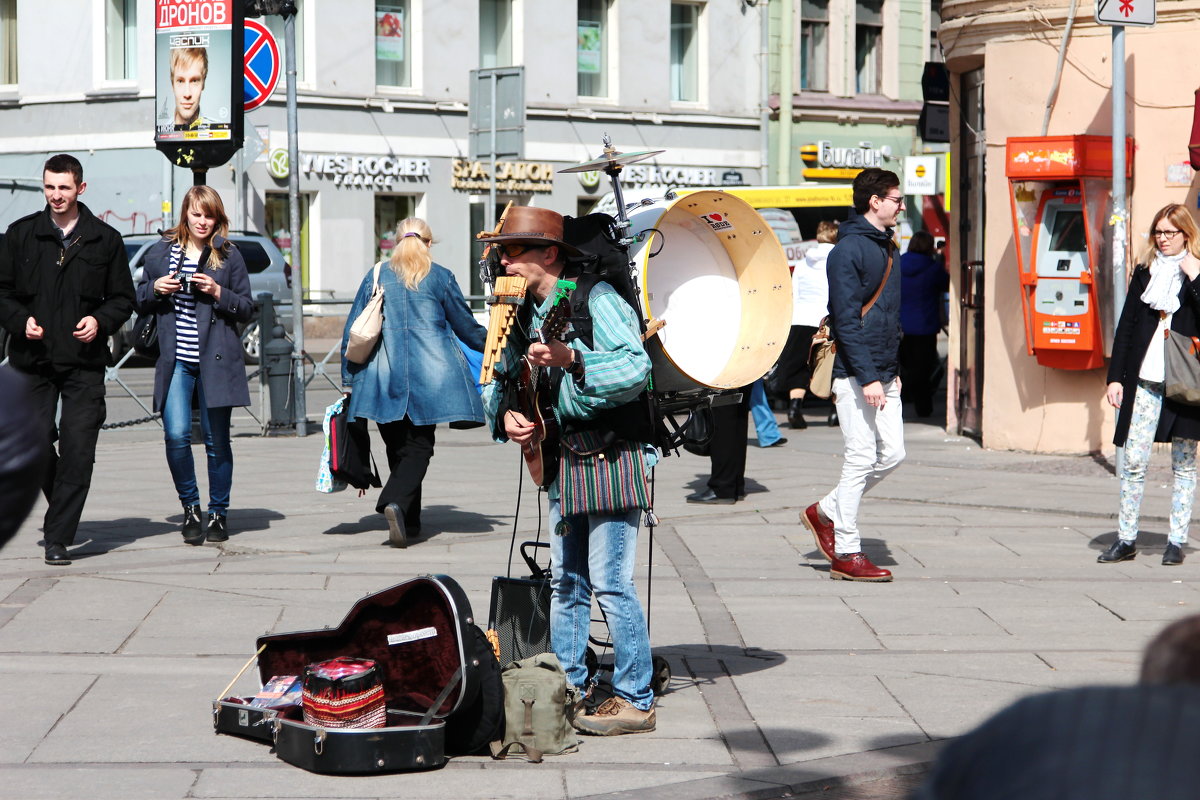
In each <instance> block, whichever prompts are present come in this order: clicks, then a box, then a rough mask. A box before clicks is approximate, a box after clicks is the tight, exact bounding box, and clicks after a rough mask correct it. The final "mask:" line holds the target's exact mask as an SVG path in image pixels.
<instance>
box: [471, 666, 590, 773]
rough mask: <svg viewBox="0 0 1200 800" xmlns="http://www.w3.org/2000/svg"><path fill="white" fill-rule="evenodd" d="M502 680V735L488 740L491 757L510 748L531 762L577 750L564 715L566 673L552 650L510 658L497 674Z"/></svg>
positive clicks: (567, 699) (503, 755)
mask: <svg viewBox="0 0 1200 800" xmlns="http://www.w3.org/2000/svg"><path fill="white" fill-rule="evenodd" d="M500 680H501V681H502V682H503V683H504V720H505V722H504V738H503V739H502V740H500V741H496V742H492V745H491V750H492V758H497V759H503V758H506V757H507V756H508V754H509V752H510V751H514V752H518V751H519V753H520V754H521V755H524V756H525V758H526V759H528V760H529V761H532V762H534V763H537V762H540V761H541V760H542V756H543V755H562V754H563V753H572V752H574V751H575V750H578V749H579V737H578V736H576V735H575V729H574V728H572V727H571V722H570V720H569V719H568V717H567V713H568V708H567V707H568V705H569V704H570V703H571V698H570V696H569V694H568V692H567V674H566V673H565V672H563V668H562V665H560V664H559V663H558V658H557V657H556V656H555V655H554V654H553V653H540V654H538V655H536V656H532V657H530V658H525V659H522V660H520V661H513V662H510V663H509V664H507V665H506V666H505V667H504V670H503V671H502V672H501V673H500Z"/></svg>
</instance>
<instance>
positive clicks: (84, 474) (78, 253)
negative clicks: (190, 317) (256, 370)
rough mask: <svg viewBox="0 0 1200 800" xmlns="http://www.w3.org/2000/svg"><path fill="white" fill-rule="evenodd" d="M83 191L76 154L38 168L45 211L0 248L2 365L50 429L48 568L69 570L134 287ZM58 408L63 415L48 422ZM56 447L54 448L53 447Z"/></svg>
mask: <svg viewBox="0 0 1200 800" xmlns="http://www.w3.org/2000/svg"><path fill="white" fill-rule="evenodd" d="M85 189H87V184H86V183H84V182H83V166H82V165H81V164H80V163H79V160H78V159H76V158H75V157H74V156H71V155H67V154H60V155H56V156H53V157H52V158H50V159H49V160H48V161H47V162H46V164H45V166H44V168H43V170H42V191H43V193H44V194H45V196H46V207H45V208H44V209H43V210H41V211H39V212H37V213H36V214H30V215H29V216H27V217H24V218H22V219H19V220H17V221H16V222H14V223H13V224H12V225H11V226H9V228H8V233H7V235H6V236H5V239H4V245H3V247H0V325H3V326H4V328H5V330H7V331H8V332H9V334H11V338H10V340H9V346H8V348H9V351H8V352H9V360H10V363H11V364H12V366H13V367H14V368H15V369H17V370H18V371H19V372H22V373H24V374H25V375H26V377H27V378H28V379H29V388H30V392H31V394H32V397H33V407H34V415H35V417H36V418H37V419H38V420H39V421H40V423H41V424H43V425H45V427H46V429H47V430H48V431H49V439H48V440H47V441H46V446H47V448H48V449H49V450H48V454H47V457H48V459H49V464H48V465H47V468H46V471H45V478H44V480H43V483H42V491H43V492H44V493H45V495H46V500H47V501H48V502H49V507H48V508H47V509H46V517H45V524H44V526H43V533H44V536H45V547H46V563H47V564H54V565H66V564H70V563H71V558H70V556H69V555H68V553H67V547H68V546H70V545H72V544H74V542H75V532H76V530H77V529H78V527H79V519H80V517H81V516H82V515H83V506H84V503H85V502H86V501H87V495H88V490H89V489H90V488H91V484H92V465H93V462H94V461H95V459H96V439H97V438H98V437H99V434H100V426H101V425H102V424H103V423H104V416H105V405H104V368H105V367H106V366H108V365H109V364H111V363H112V356H111V353H110V351H109V349H108V347H107V346H106V343H107V339H108V337H109V336H110V335H112V334H113V333H115V332H116V331H118V330H119V329H120V328H121V326H122V325H123V324H124V323H125V321H126V320H128V319H129V316H130V314H131V313H132V312H133V280H132V278H131V277H130V274H129V260H128V258H127V257H126V255H125V247H124V245H123V244H122V242H121V234H119V233H117V231H115V230H114V229H113V228H112V227H111V226H109V225H106V224H105V223H103V222H101V221H100V220H99V219H97V218H96V217H95V216H94V215H93V214H92V212H91V211H89V210H88V208H87V206H85V205H84V204H83V203H80V202H79V196H80V195H82V194H83V192H84V190H85ZM60 400H61V401H62V414H61V417H60V419H59V422H58V425H57V426H55V424H54V415H55V410H56V409H57V407H58V403H59V401H60ZM56 439H57V440H58V449H57V451H55V449H54V441H55V440H56Z"/></svg>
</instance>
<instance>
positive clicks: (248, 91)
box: [243, 19, 281, 111]
mask: <svg viewBox="0 0 1200 800" xmlns="http://www.w3.org/2000/svg"><path fill="white" fill-rule="evenodd" d="M244 39H245V53H246V58H245V62H246V70H245V79H244V81H243V89H244V94H243V97H244V98H245V105H244V106H243V107H244V109H245V110H246V111H252V110H253V109H256V108H258V107H259V106H261V105H262V104H263V103H265V102H267V98H268V97H270V96H271V94H272V93H273V92H274V91H275V85H276V84H277V83H279V73H280V69H279V67H280V61H281V60H280V58H279V45H277V44H276V43H275V37H274V35H272V34H271V31H269V30H268V29H267V27H266V26H265V25H263V24H262V23H260V22H256V21H254V20H252V19H248V20H246V32H245V35H244Z"/></svg>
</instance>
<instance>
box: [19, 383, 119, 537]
mask: <svg viewBox="0 0 1200 800" xmlns="http://www.w3.org/2000/svg"><path fill="white" fill-rule="evenodd" d="M26 374H27V376H28V378H29V392H30V395H31V397H32V399H33V407H34V413H35V414H36V415H37V418H38V419H39V421H40V423H41V424H43V425H45V426H46V429H47V430H48V431H49V436H48V437H47V440H46V448H47V456H46V457H47V459H48V463H47V466H46V473H45V478H44V479H43V481H42V493H43V494H44V495H46V501H47V502H48V503H49V504H50V507H49V508H47V509H46V517H45V523H44V525H43V528H42V531H43V533H44V538H45V541H46V545H47V546H49V545H52V544H61V545H63V546H64V547H66V546H68V545H72V544H74V543H75V532H76V531H77V530H78V528H79V519H80V517H82V516H83V505H84V503H86V502H87V496H88V492H89V491H90V490H91V488H92V467H93V466H94V465H95V462H96V440H97V439H98V438H99V436H100V426H101V425H103V424H104V417H105V415H106V413H107V409H106V408H105V405H104V372H103V371H100V370H89V369H61V370H60V369H52V368H50V367H47V368H45V369H42V370H40V371H39V372H37V373H34V374H28V373H26ZM60 400H61V401H62V414H61V415H60V416H59V419H58V424H57V425H55V424H54V412H55V411H56V410H57V408H58V404H59V401H60ZM55 441H57V442H58V447H57V449H55V446H54V445H55Z"/></svg>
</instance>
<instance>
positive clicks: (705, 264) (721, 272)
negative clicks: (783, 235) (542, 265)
mask: <svg viewBox="0 0 1200 800" xmlns="http://www.w3.org/2000/svg"><path fill="white" fill-rule="evenodd" d="M629 216H630V223H631V227H630V230H631V233H633V234H635V235H637V234H643V235H642V236H641V237H639V238H640V239H641V241H640V242H639V243H638V245H636V246H635V251H634V254H635V263H636V264H637V265H638V267H639V269H640V270H641V283H642V291H643V306H644V308H645V310H646V312H647V314H648V315H649V316H650V318H651V320H654V319H661V320H663V322H664V323H665V325H664V327H663V328H662V329H661V330H660V331H659V333H658V337H657V339H658V343H657V345H655V344H654V340H651V342H649V343H648V349H649V350H650V352H651V355H652V356H653V357H654V358H655V374H654V378H655V386H656V388H658V389H661V390H664V391H671V390H679V389H695V388H697V386H700V387H709V388H713V389H731V388H736V387H739V386H744V385H745V384H748V383H751V382H753V381H755V380H757V379H758V378H761V377H762V376H763V375H764V374H766V372H767V371H768V370H769V369H770V368H771V366H772V365H773V364H774V363H775V361H776V360H777V359H778V358H779V354H780V352H781V351H782V350H783V345H784V342H786V341H787V335H788V331H789V329H790V327H791V321H792V291H791V278H790V275H789V273H788V267H787V258H786V256H785V255H784V251H783V247H782V246H781V245H780V244H779V240H778V239H777V238H776V237H775V234H774V233H773V232H772V230H771V227H770V225H768V224H767V223H766V221H765V220H763V218H762V217H761V216H760V215H759V214H758V212H757V211H755V210H754V209H753V208H752V207H751V206H750V205H749V204H748V203H746V202H745V201H744V200H742V199H740V198H738V197H734V196H733V195H729V194H726V193H724V192H719V191H705V192H697V193H695V194H689V195H687V196H686V197H681V198H676V199H673V200H663V201H659V202H657V203H654V204H650V205H643V206H639V207H638V208H636V209H634V210H633V211H632V212H631V213H630V215H629Z"/></svg>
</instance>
